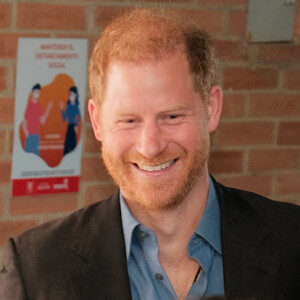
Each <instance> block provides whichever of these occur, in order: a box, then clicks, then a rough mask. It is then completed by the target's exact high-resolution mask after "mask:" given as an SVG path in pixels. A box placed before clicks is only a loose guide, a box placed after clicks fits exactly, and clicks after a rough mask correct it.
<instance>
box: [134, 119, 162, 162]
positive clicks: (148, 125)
mask: <svg viewBox="0 0 300 300" xmlns="http://www.w3.org/2000/svg"><path fill="white" fill-rule="evenodd" d="M136 147H137V151H138V152H139V153H140V154H142V155H143V156H145V157H147V158H154V157H155V156H157V155H158V154H160V153H161V152H162V151H164V150H165V148H166V147H167V141H166V139H165V137H164V136H163V132H162V130H161V128H160V127H159V125H158V124H157V123H156V122H155V121H151V122H145V123H144V124H143V126H142V128H141V132H140V135H139V140H138V142H137V146H136Z"/></svg>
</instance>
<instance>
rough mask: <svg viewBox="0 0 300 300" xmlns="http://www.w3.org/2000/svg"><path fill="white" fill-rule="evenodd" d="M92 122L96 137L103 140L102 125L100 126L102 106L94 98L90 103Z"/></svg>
mask: <svg viewBox="0 0 300 300" xmlns="http://www.w3.org/2000/svg"><path fill="white" fill-rule="evenodd" d="M88 110H89V114H90V119H91V123H92V126H93V130H94V134H95V137H96V139H97V140H98V141H100V142H101V141H102V134H101V126H100V108H99V105H97V103H96V101H95V100H94V99H90V100H89V103H88Z"/></svg>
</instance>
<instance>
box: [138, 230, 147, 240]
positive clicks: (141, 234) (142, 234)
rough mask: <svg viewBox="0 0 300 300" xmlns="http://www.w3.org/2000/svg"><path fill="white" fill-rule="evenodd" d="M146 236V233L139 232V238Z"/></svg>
mask: <svg viewBox="0 0 300 300" xmlns="http://www.w3.org/2000/svg"><path fill="white" fill-rule="evenodd" d="M146 236H147V233H146V232H144V231H139V237H140V238H142V239H143V238H145V237H146Z"/></svg>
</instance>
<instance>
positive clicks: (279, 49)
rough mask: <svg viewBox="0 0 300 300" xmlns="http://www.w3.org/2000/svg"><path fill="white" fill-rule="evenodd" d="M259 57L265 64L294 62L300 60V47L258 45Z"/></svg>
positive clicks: (292, 45) (294, 45)
mask: <svg viewBox="0 0 300 300" xmlns="http://www.w3.org/2000/svg"><path fill="white" fill-rule="evenodd" d="M257 47H258V53H259V54H258V57H259V59H260V60H262V61H265V62H293V61H299V60H300V45H296V44H286V43H283V44H278V43H276V44H264V45H258V46H257Z"/></svg>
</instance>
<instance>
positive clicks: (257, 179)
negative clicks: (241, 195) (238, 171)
mask: <svg viewBox="0 0 300 300" xmlns="http://www.w3.org/2000/svg"><path fill="white" fill-rule="evenodd" d="M220 181H221V182H222V183H223V184H224V185H226V186H229V187H234V188H237V189H242V190H246V191H250V192H254V193H257V194H260V195H263V196H265V197H267V196H269V195H270V193H271V190H272V178H271V177H270V176H255V175H240V176H233V177H228V178H220Z"/></svg>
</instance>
